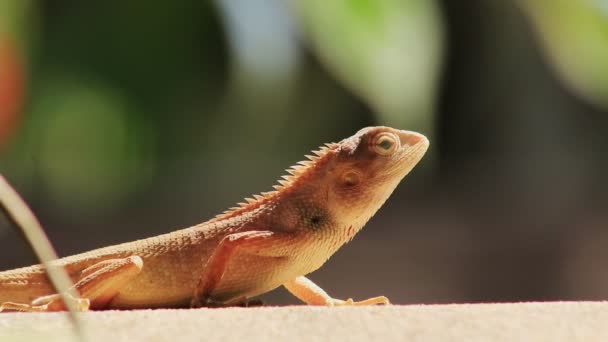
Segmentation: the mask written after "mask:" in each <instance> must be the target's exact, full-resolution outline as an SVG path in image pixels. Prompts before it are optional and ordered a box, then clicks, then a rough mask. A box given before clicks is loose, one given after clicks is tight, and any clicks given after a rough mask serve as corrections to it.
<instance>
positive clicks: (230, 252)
mask: <svg viewBox="0 0 608 342" xmlns="http://www.w3.org/2000/svg"><path fill="white" fill-rule="evenodd" d="M283 242H285V241H284V240H283V235H282V234H280V233H274V232H271V231H257V230H255V231H246V232H242V233H235V234H230V235H227V236H226V237H224V238H223V239H222V241H220V243H219V244H218V246H217V247H216V248H215V250H214V252H213V254H212V255H211V257H210V258H209V260H208V261H207V263H206V264H205V266H204V268H203V272H202V274H201V277H200V279H199V282H198V285H197V287H196V289H195V290H194V295H193V297H192V301H191V303H190V306H191V307H201V306H215V305H217V304H220V303H216V302H214V301H213V299H212V298H211V297H212V293H213V291H214V290H215V289H216V288H217V286H218V285H219V283H220V281H221V280H222V277H223V276H224V273H225V272H226V269H227V268H228V265H229V263H230V260H231V258H232V257H233V256H234V255H235V254H236V253H237V252H238V253H242V252H245V253H252V254H258V255H266V256H276V257H280V256H281V255H275V253H274V252H276V251H278V250H279V249H280V248H278V247H279V246H281V245H282V244H283ZM243 300H246V298H243ZM231 302H234V301H231Z"/></svg>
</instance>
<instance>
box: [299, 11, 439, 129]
mask: <svg viewBox="0 0 608 342" xmlns="http://www.w3.org/2000/svg"><path fill="white" fill-rule="evenodd" d="M294 9H295V13H296V15H297V16H298V17H299V18H301V22H302V25H303V27H304V32H305V34H306V37H307V39H308V40H309V41H310V43H311V45H312V47H313V49H314V50H315V52H316V53H317V55H318V56H319V58H320V60H321V61H322V62H323V63H324V64H325V65H326V66H327V68H328V69H329V71H330V72H331V73H332V74H333V75H334V76H335V77H337V78H338V79H339V80H341V81H342V82H344V84H345V85H346V86H347V87H349V88H350V89H352V90H353V91H354V92H355V93H356V94H357V95H359V96H361V98H363V99H365V100H366V101H367V102H368V103H369V104H370V105H371V107H372V108H373V109H374V111H375V113H376V114H377V115H379V117H380V118H381V120H383V121H387V122H392V123H393V124H395V125H398V126H407V127H410V128H411V129H418V130H425V131H428V130H430V128H431V125H432V120H430V118H432V113H433V110H434V103H435V98H436V88H437V86H436V82H437V75H438V66H439V60H440V57H441V47H442V25H441V21H440V18H439V13H438V9H437V5H436V3H435V1H428V0H406V1H404V0H389V1H374V0H340V1H329V2H328V1H322V0H311V1H295V2H294Z"/></svg>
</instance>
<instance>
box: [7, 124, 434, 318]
mask: <svg viewBox="0 0 608 342" xmlns="http://www.w3.org/2000/svg"><path fill="white" fill-rule="evenodd" d="M428 145H429V143H428V140H427V139H426V138H425V137H424V136H423V135H420V134H418V133H414V132H409V131H401V130H396V129H393V128H389V127H368V128H364V129H362V130H360V131H359V132H357V133H356V134H355V135H353V136H352V137H350V138H347V139H344V140H342V141H341V142H339V143H332V144H327V145H326V146H324V147H321V148H320V150H319V151H314V153H315V156H307V157H308V158H309V160H307V161H303V162H300V163H298V165H295V166H293V167H292V168H290V169H288V170H287V171H288V172H289V173H290V174H291V175H289V176H284V177H283V179H282V180H280V181H279V182H280V185H277V186H275V189H276V190H275V191H272V192H267V193H262V194H261V195H255V196H254V198H248V199H246V201H247V202H246V203H240V204H239V206H238V207H235V208H232V209H230V210H228V211H227V212H225V213H223V214H221V215H218V216H217V217H215V218H213V219H211V220H209V221H207V222H205V223H201V224H199V225H197V226H194V227H190V228H186V229H183V230H178V231H175V232H172V233H168V234H164V235H159V236H156V237H151V238H148V239H143V240H138V241H134V242H128V243H123V244H120V245H115V246H110V247H105V248H101V249H97V250H93V251H90V252H86V253H82V254H78V255H73V256H69V257H65V258H62V259H59V260H57V261H56V263H57V264H58V265H61V266H63V267H65V269H66V270H67V272H68V274H69V275H70V277H71V278H72V280H73V281H74V282H75V284H76V285H75V288H76V290H77V292H78V293H80V295H81V297H82V298H73V300H74V301H76V303H77V304H78V306H79V307H80V308H81V309H82V310H87V309H95V310H99V309H115V308H120V309H129V308H152V307H184V306H188V305H189V304H190V305H191V306H213V305H233V304H239V303H243V302H245V301H246V300H247V299H248V298H251V297H254V296H257V295H259V294H262V293H265V292H268V291H271V290H272V289H274V288H276V287H278V286H280V285H284V286H285V287H286V288H287V289H288V290H289V291H290V292H292V293H293V294H294V295H295V296H297V297H298V298H300V299H301V300H303V301H304V302H306V303H308V304H312V305H328V306H333V305H368V304H378V303H384V304H388V300H387V299H386V298H385V297H376V298H371V299H369V300H364V301H361V302H354V301H352V300H350V299H349V300H346V301H343V300H339V299H334V298H331V297H330V296H328V295H327V294H326V293H325V292H324V291H323V290H322V289H320V288H319V287H318V286H316V285H315V284H313V283H312V282H311V281H310V280H308V279H306V278H305V277H304V275H306V274H308V273H310V272H312V271H314V270H316V269H318V268H319V267H320V266H321V265H322V264H323V263H324V262H325V261H326V260H327V259H328V258H329V257H330V256H331V255H332V254H333V253H334V252H335V251H336V250H338V248H340V247H341V246H342V245H344V244H345V243H346V242H348V241H350V240H351V239H352V238H353V236H354V235H355V234H356V233H357V232H358V231H359V230H360V229H361V228H362V227H363V225H365V223H366V222H367V221H368V220H369V218H370V217H371V216H372V215H373V214H374V213H375V212H376V211H377V210H378V209H379V208H380V206H381V205H382V204H383V203H384V202H385V201H386V199H387V198H388V197H389V195H390V194H391V193H392V192H393V190H394V189H395V187H396V186H397V184H398V183H399V182H400V181H401V179H402V178H403V177H405V175H406V174H407V173H408V172H409V171H410V170H411V169H412V168H413V167H414V166H415V165H416V164H417V163H418V161H419V160H420V159H421V158H422V156H423V155H424V153H425V151H426V149H427V148H428ZM0 303H2V304H0V310H22V311H56V310H64V309H65V307H64V304H63V302H62V301H61V300H60V299H59V297H58V296H57V295H56V294H53V290H52V287H51V285H50V284H49V282H48V280H47V277H46V275H45V273H44V269H43V268H42V267H41V266H40V265H35V266H30V267H24V268H19V269H14V270H9V271H4V272H0Z"/></svg>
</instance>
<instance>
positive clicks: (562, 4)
mask: <svg viewBox="0 0 608 342" xmlns="http://www.w3.org/2000/svg"><path fill="white" fill-rule="evenodd" d="M519 2H520V4H521V6H522V8H523V9H524V10H525V12H526V13H527V14H528V15H529V17H530V18H531V19H532V23H533V25H534V27H535V28H536V31H537V32H538V34H539V36H540V40H541V41H542V43H543V45H544V47H545V50H544V51H545V53H546V55H547V57H548V60H549V62H550V64H551V65H552V66H554V67H555V70H556V71H557V72H558V74H559V75H560V76H561V77H562V78H563V79H564V81H565V82H566V84H567V85H568V86H570V87H571V89H572V90H573V91H575V92H576V93H578V94H580V95H581V96H583V97H584V98H586V99H587V100H589V101H591V102H593V103H595V104H597V105H602V106H605V107H606V106H608V5H607V2H606V1H605V0H576V1H573V0H521V1H519Z"/></svg>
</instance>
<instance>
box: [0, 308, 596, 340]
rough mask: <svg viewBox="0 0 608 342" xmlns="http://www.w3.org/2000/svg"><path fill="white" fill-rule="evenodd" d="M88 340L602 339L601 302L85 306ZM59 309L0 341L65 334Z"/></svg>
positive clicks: (21, 322) (0, 327) (29, 317)
mask: <svg viewBox="0 0 608 342" xmlns="http://www.w3.org/2000/svg"><path fill="white" fill-rule="evenodd" d="M83 319H84V322H85V323H86V328H87V329H86V330H87V334H88V337H89V339H90V340H91V341H112V342H119V341H237V340H238V341H245V340H246V341H286V340H290V341H341V340H348V341H495V342H501V341H509V342H511V341H552V342H559V341H568V342H576V341H584V342H591V341H608V325H607V324H606V322H608V303H606V302H547V303H519V304H464V305H462V304H461V305H426V306H424V305H423V306H420V305H412V306H390V307H360V308H319V307H305V306H290V307H262V308H228V309H196V310H139V311H107V312H90V313H86V314H84V315H83ZM70 332H71V330H70V326H69V324H68V321H67V319H66V316H65V315H64V314H63V313H51V314H25V313H6V314H1V315H0V340H1V341H42V340H44V341H66V340H69V339H68V338H67V337H69V335H70Z"/></svg>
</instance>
